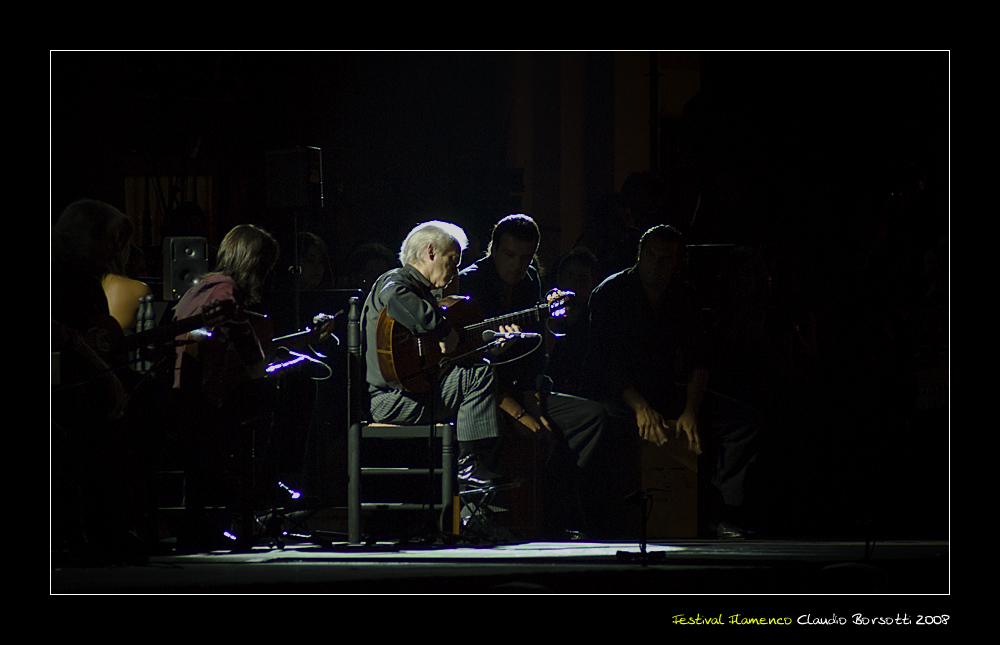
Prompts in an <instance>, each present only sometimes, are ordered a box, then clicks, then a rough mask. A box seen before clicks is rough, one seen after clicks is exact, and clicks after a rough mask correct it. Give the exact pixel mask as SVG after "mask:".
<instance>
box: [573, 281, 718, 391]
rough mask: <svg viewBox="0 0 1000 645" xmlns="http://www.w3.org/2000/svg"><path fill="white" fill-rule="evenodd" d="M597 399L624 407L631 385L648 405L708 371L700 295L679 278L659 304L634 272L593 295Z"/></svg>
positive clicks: (605, 284) (602, 286)
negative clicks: (697, 373) (702, 370)
mask: <svg viewBox="0 0 1000 645" xmlns="http://www.w3.org/2000/svg"><path fill="white" fill-rule="evenodd" d="M590 348H591V364H592V365H593V367H594V377H595V380H594V388H595V391H594V394H595V396H599V397H600V398H606V399H607V400H610V401H615V402H620V401H621V396H622V394H623V392H624V391H625V389H626V388H627V387H629V386H632V387H634V388H635V389H637V390H638V391H639V393H640V394H642V395H643V396H644V397H645V398H646V399H647V400H649V401H655V400H661V399H662V398H663V397H664V396H669V392H670V390H671V386H672V385H673V384H674V383H675V382H677V381H685V380H686V379H687V378H688V377H689V376H690V374H691V373H692V372H693V371H694V370H696V369H700V368H706V367H707V366H708V341H707V336H706V333H705V328H704V325H703V320H702V313H701V307H700V305H699V302H698V296H697V292H696V291H695V290H694V288H693V287H692V286H691V285H690V284H688V283H687V282H685V281H683V280H681V279H680V278H678V277H676V276H674V277H673V278H671V280H670V283H669V284H668V285H667V288H666V291H665V292H664V294H663V297H662V298H661V299H660V301H659V302H658V303H655V304H654V303H652V302H650V300H649V299H648V298H647V297H646V294H645V292H643V290H642V285H641V284H640V282H639V277H638V275H636V274H635V269H634V267H633V268H632V269H626V270H625V271H621V272H619V273H616V274H614V275H612V276H610V277H609V278H607V279H606V280H604V282H602V283H601V284H600V285H598V286H597V288H596V289H594V292H593V293H592V294H591V296H590Z"/></svg>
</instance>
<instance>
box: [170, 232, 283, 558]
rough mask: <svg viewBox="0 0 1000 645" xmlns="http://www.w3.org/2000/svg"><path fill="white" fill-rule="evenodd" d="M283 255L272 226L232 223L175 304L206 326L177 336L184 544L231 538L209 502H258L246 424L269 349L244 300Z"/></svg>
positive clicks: (242, 534)
mask: <svg viewBox="0 0 1000 645" xmlns="http://www.w3.org/2000/svg"><path fill="white" fill-rule="evenodd" d="M277 257H278V243H277V241H276V240H275V239H274V237H273V236H272V235H271V234H270V233H268V232H267V231H265V230H263V229H261V228H258V227H256V226H253V225H248V224H245V225H239V226H236V227H234V228H233V229H232V230H230V231H229V232H228V233H227V234H226V236H225V237H224V238H223V240H222V243H221V244H220V245H219V249H218V253H217V256H216V265H215V271H214V272H212V273H210V274H208V275H206V276H205V277H204V278H202V279H201V280H200V281H199V282H198V283H197V284H196V285H195V286H193V287H191V288H190V289H188V291H187V292H186V293H185V294H184V296H183V297H182V298H181V300H180V301H179V302H178V303H177V306H176V308H175V310H174V316H175V318H176V320H178V321H183V320H187V319H189V318H191V317H195V316H202V317H203V318H204V319H203V320H202V322H203V323H204V326H203V327H202V328H199V329H196V330H195V331H192V332H191V333H189V334H187V335H186V336H179V337H178V338H177V340H178V345H177V349H176V353H177V355H176V364H175V371H174V392H175V393H176V397H175V414H176V430H177V439H178V442H179V447H180V450H181V459H182V461H183V465H184V475H185V493H186V500H185V501H186V503H185V517H184V521H183V523H182V526H181V531H180V534H179V535H178V549H179V550H181V551H190V552H193V551H200V550H205V549H213V548H222V547H224V546H226V543H225V542H224V541H223V539H222V532H223V530H224V528H225V527H226V525H227V522H229V520H227V519H225V518H220V517H218V516H216V515H214V514H213V513H212V512H210V511H209V510H208V509H210V508H213V507H223V506H225V507H229V508H235V509H238V512H240V513H243V514H244V515H247V509H248V507H249V506H250V505H251V504H252V495H253V492H252V490H251V488H250V486H249V481H250V479H249V477H248V476H247V467H246V460H247V457H246V456H247V455H248V454H250V452H249V447H248V443H249V439H248V437H247V434H248V433H247V432H245V427H244V424H245V423H247V422H248V421H250V420H252V419H253V418H256V416H258V415H259V413H260V412H261V411H262V410H263V409H264V407H263V406H266V405H267V402H266V400H265V398H266V397H262V396H259V394H260V392H258V391H257V390H256V389H254V388H251V385H252V379H253V377H254V375H255V373H257V371H258V370H260V369H261V368H262V364H263V361H264V358H265V351H264V343H263V342H262V338H261V335H260V334H258V331H257V330H256V329H255V325H254V322H253V321H252V320H251V319H250V317H249V315H248V313H247V311H246V309H245V308H246V307H248V306H251V305H253V304H255V303H257V302H259V300H260V297H261V288H262V286H263V285H264V281H265V279H266V278H267V276H268V275H269V273H270V272H271V270H272V268H273V267H274V264H275V261H276V260H277ZM262 333H263V332H262ZM263 340H265V341H267V340H270V337H269V335H268V336H267V338H264V339H263ZM241 529H242V530H239V531H237V534H238V537H239V538H240V539H241V540H243V542H242V544H243V545H247V544H248V542H247V540H250V539H251V538H252V535H247V534H251V533H252V529H251V528H249V527H248V526H247V525H244V526H241ZM229 546H231V545H229Z"/></svg>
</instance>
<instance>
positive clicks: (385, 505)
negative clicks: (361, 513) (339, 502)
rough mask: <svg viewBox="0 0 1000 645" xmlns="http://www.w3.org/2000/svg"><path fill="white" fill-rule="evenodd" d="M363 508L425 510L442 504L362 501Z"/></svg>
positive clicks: (439, 506)
mask: <svg viewBox="0 0 1000 645" xmlns="http://www.w3.org/2000/svg"><path fill="white" fill-rule="evenodd" d="M361 508H377V509H379V510H382V511H425V510H427V509H429V508H430V509H433V508H441V505H440V504H404V503H400V502H361Z"/></svg>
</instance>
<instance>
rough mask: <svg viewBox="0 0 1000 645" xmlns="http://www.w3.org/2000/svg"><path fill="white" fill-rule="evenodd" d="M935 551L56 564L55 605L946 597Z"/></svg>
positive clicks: (577, 549)
mask: <svg viewBox="0 0 1000 645" xmlns="http://www.w3.org/2000/svg"><path fill="white" fill-rule="evenodd" d="M949 563H950V554H949V547H948V543H947V542H941V541H889V542H864V541H857V542H854V541H829V542H822V541H814V542H805V541H785V540H746V541H715V540H713V541H702V540H674V541H657V542H654V543H650V544H648V545H646V548H645V552H644V551H643V550H642V548H641V545H640V544H639V543H638V542H588V541H571V542H523V543H508V544H499V545H474V544H451V545H442V544H428V545H420V544H399V543H376V544H371V545H365V546H352V545H348V544H346V543H327V544H323V545H317V544H312V543H309V542H299V543H288V544H285V546H284V548H278V547H255V548H253V549H252V550H250V551H249V552H245V553H234V552H227V551H216V552H211V553H205V554H198V555H173V554H171V555H162V556H153V557H149V558H148V561H146V562H143V563H141V564H130V565H120V564H118V565H100V564H93V563H91V564H83V563H79V562H76V563H74V562H72V561H65V560H62V559H55V560H54V561H53V566H52V569H51V585H50V591H51V592H52V593H54V594H91V593H98V594H174V593H182V594H232V593H238V594H257V593H269V594H278V593H300V594H318V593H331V594H410V593H439V594H448V593H497V594H498V593H553V594H948V593H950V567H949Z"/></svg>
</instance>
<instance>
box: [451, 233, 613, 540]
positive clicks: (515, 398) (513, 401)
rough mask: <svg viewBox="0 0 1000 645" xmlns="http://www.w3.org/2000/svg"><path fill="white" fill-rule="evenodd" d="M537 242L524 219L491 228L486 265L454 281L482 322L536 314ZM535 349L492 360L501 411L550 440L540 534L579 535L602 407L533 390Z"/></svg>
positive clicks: (525, 344)
mask: <svg viewBox="0 0 1000 645" xmlns="http://www.w3.org/2000/svg"><path fill="white" fill-rule="evenodd" d="M539 240H540V233H539V230H538V225H537V224H536V223H535V221H534V220H533V219H532V218H531V217H529V216H528V215H524V214H514V215H508V216H507V217H504V218H503V219H501V220H500V221H499V222H498V223H497V224H496V225H495V226H494V228H493V232H492V236H491V239H490V242H489V245H488V247H487V255H486V257H484V258H482V259H480V260H478V261H477V262H475V263H474V264H472V265H470V266H469V267H467V268H465V269H463V270H462V272H461V273H460V274H459V285H458V289H459V292H460V293H463V294H467V295H469V296H471V297H472V300H473V302H475V303H477V304H478V305H479V307H480V308H481V309H482V312H483V314H484V315H485V316H486V317H487V318H494V317H500V316H504V315H507V314H516V313H518V312H521V311H522V310H529V309H533V308H537V307H538V306H539V305H541V304H543V303H544V302H545V298H544V297H543V296H542V293H541V280H540V278H539V274H538V269H537V268H536V267H535V266H534V264H533V261H534V259H535V254H536V252H537V250H538V245H539ZM544 318H545V316H542V319H543V320H544ZM517 319H518V320H523V319H526V318H525V317H520V316H518V317H517ZM525 326H526V328H528V327H530V330H529V331H532V332H535V333H539V332H544V331H545V323H544V322H541V323H537V324H527V323H526V324H525ZM518 328H520V325H519V326H518ZM535 343H536V341H534V340H532V339H523V340H518V341H517V343H515V344H514V345H515V346H514V347H512V348H511V349H510V350H509V351H507V352H505V353H504V354H502V355H501V356H498V357H497V360H496V361H495V362H496V363H498V364H499V365H500V366H499V367H498V368H497V374H498V388H499V389H498V391H499V392H500V393H501V394H500V408H501V409H502V410H503V411H504V412H506V413H507V414H508V415H509V416H510V417H511V418H512V419H514V420H515V421H517V422H518V423H520V424H521V425H523V426H524V427H526V428H527V429H528V430H530V431H532V432H534V433H540V436H543V437H545V438H546V440H551V448H552V454H551V456H550V457H549V459H548V464H547V467H546V469H545V470H544V472H543V478H544V480H545V484H544V485H545V506H546V509H545V523H546V525H547V526H546V531H547V532H549V533H552V534H559V533H562V532H565V531H579V530H583V529H584V528H585V524H586V523H587V521H588V520H587V518H586V517H584V515H585V514H584V512H583V509H584V507H585V506H589V501H588V500H581V499H580V497H579V491H580V490H581V487H582V483H581V482H582V480H583V479H585V478H586V477H587V476H588V474H587V470H586V469H587V466H588V464H589V462H590V461H591V459H592V457H593V455H594V452H595V450H596V449H597V446H598V445H599V442H600V439H601V435H602V433H603V431H604V427H605V423H606V415H605V413H604V408H603V406H602V405H601V404H600V403H597V402H595V401H590V400H587V399H584V398H580V397H577V396H570V395H567V394H563V393H558V392H547V389H548V388H547V387H546V386H545V385H544V382H543V385H542V386H541V387H540V386H539V382H540V381H539V376H540V375H542V373H543V371H544V368H545V359H546V357H545V350H544V345H543V344H542V343H541V342H538V344H537V345H536V344H535ZM518 345H519V346H520V347H518ZM594 510H595V509H593V508H591V509H590V511H591V513H593V512H594Z"/></svg>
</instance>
